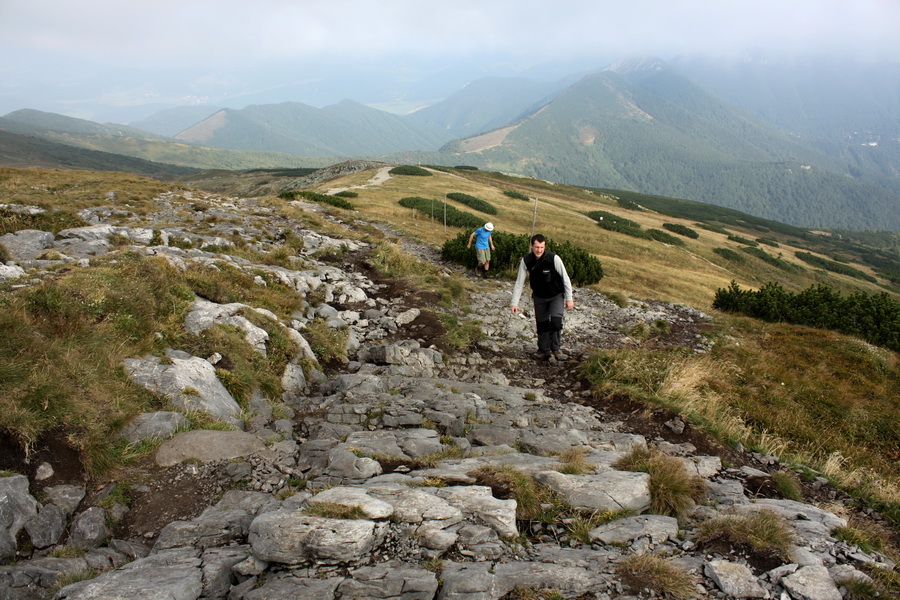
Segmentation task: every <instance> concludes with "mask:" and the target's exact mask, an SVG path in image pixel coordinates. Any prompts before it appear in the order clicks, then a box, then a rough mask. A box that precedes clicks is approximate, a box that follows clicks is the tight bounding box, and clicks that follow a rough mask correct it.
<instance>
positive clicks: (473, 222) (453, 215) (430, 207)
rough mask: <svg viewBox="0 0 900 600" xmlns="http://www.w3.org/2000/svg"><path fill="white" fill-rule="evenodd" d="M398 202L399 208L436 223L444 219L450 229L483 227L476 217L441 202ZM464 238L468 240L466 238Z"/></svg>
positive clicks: (418, 198)
mask: <svg viewBox="0 0 900 600" xmlns="http://www.w3.org/2000/svg"><path fill="white" fill-rule="evenodd" d="M398 202H399V203H400V206H403V207H405V208H412V209H413V210H417V211H419V212H420V213H423V214H426V215H428V216H430V217H431V218H432V219H436V220H438V221H444V219H446V223H447V225H449V226H450V227H465V228H467V229H477V228H478V227H481V226H482V225H484V219H481V218H480V217H476V216H475V215H473V214H472V213H469V212H465V211H462V210H459V209H458V208H456V207H455V206H450V205H449V204H447V203H446V202H444V201H442V200H433V199H431V198H422V197H421V196H407V197H406V198H400V200H399V201H398ZM466 238H467V239H468V236H466ZM473 266H474V265H473Z"/></svg>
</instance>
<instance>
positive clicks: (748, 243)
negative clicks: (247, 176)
mask: <svg viewBox="0 0 900 600" xmlns="http://www.w3.org/2000/svg"><path fill="white" fill-rule="evenodd" d="M728 239H729V240H731V241H732V242H737V243H738V244H743V245H745V246H759V244H758V243H757V242H755V241H753V240H748V239H747V238H745V237H741V236H739V235H734V234H733V233H732V234H729V236H728Z"/></svg>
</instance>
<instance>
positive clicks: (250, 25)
mask: <svg viewBox="0 0 900 600" xmlns="http://www.w3.org/2000/svg"><path fill="white" fill-rule="evenodd" d="M748 51H749V52H755V53H761V52H762V53H767V54H770V55H781V54H784V53H791V54H795V53H803V54H807V53H822V52H827V53H833V54H850V55H854V56H862V57H867V58H888V59H892V60H900V0H555V1H550V0H453V1H448V2H438V1H436V0H431V1H429V0H416V1H413V0H255V1H252V2H251V1H248V0H151V1H148V0H0V56H2V57H3V60H2V61H0V76H2V77H3V80H5V81H6V82H7V84H8V85H9V86H10V87H12V86H14V85H21V84H23V83H24V82H30V83H33V82H35V81H44V82H48V83H52V82H56V83H58V82H60V81H71V80H72V79H77V78H79V77H84V76H85V74H87V73H94V74H96V73H100V72H103V71H104V70H106V71H108V70H112V69H121V68H154V69H168V68H175V67H195V66H196V67H201V68H209V69H216V68H224V67H227V66H245V67H246V66H251V67H252V66H253V65H257V64H264V63H270V62H273V61H284V60H288V61H298V60H329V61H346V62H347V64H356V65H360V64H371V63H373V62H377V61H391V62H392V63H393V64H396V65H398V68H399V65H401V64H402V63H403V62H405V61H409V62H416V64H418V65H421V64H423V63H424V64H427V63H428V61H432V62H433V63H434V64H435V65H440V66H441V67H444V66H446V65H447V64H449V63H451V62H452V61H455V60H465V59H471V58H476V57H479V56H482V55H490V56H491V57H492V58H493V59H494V60H501V59H502V60H505V61H506V62H507V63H508V64H511V65H513V66H515V67H517V68H526V67H529V66H532V65H534V64H537V63H540V62H542V61H549V60H565V59H572V58H582V59H590V58H595V57H596V58H597V59H616V58H620V57H622V56H625V55H630V54H650V55H654V56H658V57H661V58H670V57H672V56H676V55H684V54H691V53H713V54H717V55H723V54H738V53H741V52H748ZM597 66H598V67H602V66H605V65H602V64H601V65H597ZM4 85H5V84H4V83H0V87H2V86H4ZM0 94H2V89H0ZM7 95H8V94H7ZM0 114H2V113H0Z"/></svg>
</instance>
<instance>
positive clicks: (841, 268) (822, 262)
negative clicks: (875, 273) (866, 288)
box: [797, 252, 878, 283]
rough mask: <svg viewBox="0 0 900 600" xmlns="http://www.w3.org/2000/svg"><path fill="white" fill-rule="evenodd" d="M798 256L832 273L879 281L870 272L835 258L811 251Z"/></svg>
mask: <svg viewBox="0 0 900 600" xmlns="http://www.w3.org/2000/svg"><path fill="white" fill-rule="evenodd" d="M797 258H799V259H800V260H802V261H803V262H805V263H808V264H811V265H812V266H814V267H818V268H820V269H825V270H826V271H831V272H832V273H839V274H841V275H847V276H849V277H853V278H854V279H862V280H863V281H869V282H871V283H877V282H878V280H877V279H875V278H874V277H872V276H871V275H869V274H868V273H864V272H863V271H860V270H859V269H855V268H853V267H851V266H849V265H845V264H843V263H839V262H837V261H834V260H828V259H827V258H822V257H821V256H816V255H815V254H810V253H809V252H798V253H797Z"/></svg>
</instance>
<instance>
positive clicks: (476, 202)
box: [447, 192, 497, 215]
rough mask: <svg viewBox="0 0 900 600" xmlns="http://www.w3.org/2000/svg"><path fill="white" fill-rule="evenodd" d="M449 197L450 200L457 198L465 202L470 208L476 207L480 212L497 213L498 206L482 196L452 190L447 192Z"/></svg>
mask: <svg viewBox="0 0 900 600" xmlns="http://www.w3.org/2000/svg"><path fill="white" fill-rule="evenodd" d="M447 198H449V199H450V200H455V201H456V202H459V203H461V204H465V205H466V206H468V207H469V208H474V209H475V210H477V211H479V212H483V213H485V214H487V215H496V214H497V207H496V206H494V205H493V204H491V203H490V202H486V201H484V200H482V199H481V198H476V197H475V196H470V195H469V194H462V193H459V192H450V193H449V194H447Z"/></svg>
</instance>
